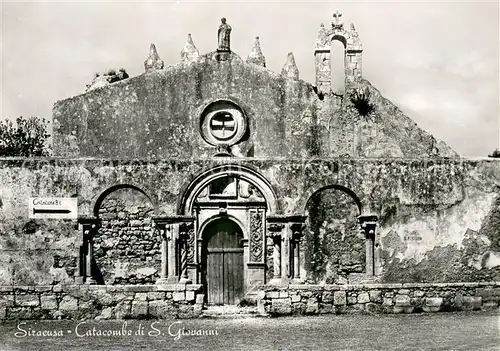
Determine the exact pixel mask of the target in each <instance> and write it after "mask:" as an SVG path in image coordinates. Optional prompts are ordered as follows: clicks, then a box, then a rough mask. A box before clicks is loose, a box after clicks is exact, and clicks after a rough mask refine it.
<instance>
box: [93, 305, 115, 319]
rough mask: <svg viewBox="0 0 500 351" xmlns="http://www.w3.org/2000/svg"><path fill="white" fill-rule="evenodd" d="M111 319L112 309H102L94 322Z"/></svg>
mask: <svg viewBox="0 0 500 351" xmlns="http://www.w3.org/2000/svg"><path fill="white" fill-rule="evenodd" d="M112 318H113V309H112V308H111V307H106V308H104V309H103V310H102V311H101V313H100V314H99V315H98V316H96V317H95V319H96V320H102V319H112Z"/></svg>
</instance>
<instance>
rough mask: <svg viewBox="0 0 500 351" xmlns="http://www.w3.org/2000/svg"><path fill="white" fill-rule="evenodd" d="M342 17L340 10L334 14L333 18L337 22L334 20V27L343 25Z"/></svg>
mask: <svg viewBox="0 0 500 351" xmlns="http://www.w3.org/2000/svg"><path fill="white" fill-rule="evenodd" d="M340 17H342V14H341V13H340V12H339V10H337V11H336V12H335V13H334V14H333V18H334V20H335V22H333V23H332V24H333V26H334V27H340V26H342V23H341V22H340Z"/></svg>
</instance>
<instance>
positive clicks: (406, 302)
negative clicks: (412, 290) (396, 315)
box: [395, 295, 411, 307]
mask: <svg viewBox="0 0 500 351" xmlns="http://www.w3.org/2000/svg"><path fill="white" fill-rule="evenodd" d="M395 305H396V306H402V307H405V306H411V301H410V297H409V296H408V295H396V300H395Z"/></svg>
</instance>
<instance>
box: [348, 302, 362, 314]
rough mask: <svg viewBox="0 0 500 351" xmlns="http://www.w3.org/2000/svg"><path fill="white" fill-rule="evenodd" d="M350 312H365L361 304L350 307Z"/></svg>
mask: <svg viewBox="0 0 500 351" xmlns="http://www.w3.org/2000/svg"><path fill="white" fill-rule="evenodd" d="M350 308H351V311H353V312H364V311H365V305H364V304H362V303H357V304H354V305H352V306H350Z"/></svg>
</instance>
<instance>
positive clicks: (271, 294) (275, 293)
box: [266, 291, 280, 299]
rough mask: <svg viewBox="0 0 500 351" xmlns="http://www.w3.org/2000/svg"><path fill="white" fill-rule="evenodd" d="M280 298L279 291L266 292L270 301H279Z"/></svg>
mask: <svg viewBox="0 0 500 351" xmlns="http://www.w3.org/2000/svg"><path fill="white" fill-rule="evenodd" d="M279 297H280V292H279V291H268V292H266V298H268V299H278V298H279Z"/></svg>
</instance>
